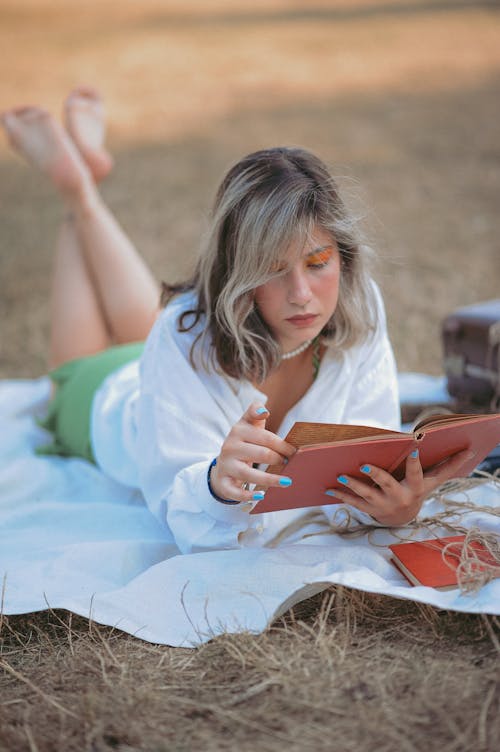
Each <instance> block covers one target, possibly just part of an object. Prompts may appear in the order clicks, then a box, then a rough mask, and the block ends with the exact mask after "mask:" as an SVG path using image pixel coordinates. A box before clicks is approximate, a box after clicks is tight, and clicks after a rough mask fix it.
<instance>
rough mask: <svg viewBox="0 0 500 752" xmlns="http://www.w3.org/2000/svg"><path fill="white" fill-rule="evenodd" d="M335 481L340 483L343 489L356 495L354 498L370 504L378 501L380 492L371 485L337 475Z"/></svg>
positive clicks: (346, 476)
mask: <svg viewBox="0 0 500 752" xmlns="http://www.w3.org/2000/svg"><path fill="white" fill-rule="evenodd" d="M337 481H338V482H339V483H342V485H343V487H344V488H348V489H349V490H350V491H351V492H352V493H354V494H356V496H360V497H361V498H362V499H364V500H365V501H368V502H369V503H371V504H375V503H377V502H378V501H380V497H381V494H380V491H379V490H378V488H375V486H373V485H371V484H368V483H365V482H363V481H362V480H358V479H357V478H353V477H352V476H350V475H339V476H338V477H337Z"/></svg>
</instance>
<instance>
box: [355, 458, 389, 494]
mask: <svg viewBox="0 0 500 752" xmlns="http://www.w3.org/2000/svg"><path fill="white" fill-rule="evenodd" d="M359 469H360V471H361V472H362V473H364V475H366V476H367V477H368V478H370V480H372V481H373V482H374V483H376V484H377V486H378V487H379V488H380V489H382V491H384V492H385V493H386V494H396V493H397V492H398V491H399V483H398V481H397V480H396V479H395V478H394V477H393V476H392V475H391V474H390V473H388V472H387V470H383V469H382V468H381V467H377V466H376V465H366V464H365V465H361V467H360V468H359Z"/></svg>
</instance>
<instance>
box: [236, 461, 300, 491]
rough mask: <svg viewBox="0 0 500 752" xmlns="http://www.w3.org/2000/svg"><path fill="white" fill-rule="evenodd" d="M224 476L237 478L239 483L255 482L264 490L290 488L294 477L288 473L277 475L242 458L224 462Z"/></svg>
mask: <svg viewBox="0 0 500 752" xmlns="http://www.w3.org/2000/svg"><path fill="white" fill-rule="evenodd" d="M223 472H224V477H229V478H232V479H234V480H235V482H236V483H237V484H238V485H243V484H244V483H254V484H255V485H256V486H259V488H263V489H264V490H265V489H267V488H271V487H277V488H288V487H289V486H291V485H292V479H291V478H289V477H288V476H287V475H277V474H275V473H266V472H264V470H258V469H257V468H254V467H252V466H251V465H248V464H246V463H245V462H242V461H240V460H236V459H230V460H227V462H226V463H225V464H224V468H223Z"/></svg>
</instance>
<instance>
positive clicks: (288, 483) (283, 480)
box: [279, 476, 292, 487]
mask: <svg viewBox="0 0 500 752" xmlns="http://www.w3.org/2000/svg"><path fill="white" fill-rule="evenodd" d="M279 482H280V486H285V487H286V486H291V485H292V479H291V478H287V477H286V476H284V477H283V478H280V481H279Z"/></svg>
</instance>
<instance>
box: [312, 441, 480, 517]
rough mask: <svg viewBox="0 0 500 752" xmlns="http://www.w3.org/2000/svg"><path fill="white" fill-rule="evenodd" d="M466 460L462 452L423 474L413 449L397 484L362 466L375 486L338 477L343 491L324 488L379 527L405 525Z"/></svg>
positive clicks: (383, 473)
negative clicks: (362, 513) (402, 477)
mask: <svg viewBox="0 0 500 752" xmlns="http://www.w3.org/2000/svg"><path fill="white" fill-rule="evenodd" d="M470 458H471V453H470V450H469V449H464V450H463V451H462V452H458V453H457V454H454V455H453V456H452V457H450V458H449V459H448V460H445V461H444V462H441V463H440V464H439V465H437V466H436V467H435V468H433V469H431V470H428V471H427V472H426V473H424V472H423V470H422V465H421V464H420V460H419V457H418V450H415V451H414V452H412V453H411V454H410V455H409V456H408V458H407V460H406V475H405V478H404V480H402V481H401V482H399V481H397V480H395V478H393V477H392V475H391V474H390V473H388V472H386V471H385V470H382V469H381V468H379V467H374V466H373V465H362V467H361V468H360V470H361V472H363V473H366V476H367V478H370V479H371V480H372V481H374V482H375V485H373V484H371V483H366V482H364V481H362V480H359V479H358V478H352V477H351V476H348V475H339V476H338V478H337V480H338V481H340V483H343V484H344V486H345V490H343V489H342V490H341V489H338V488H335V489H328V491H326V494H327V495H328V496H334V497H335V498H336V499H339V500H340V501H343V502H345V503H346V504H351V506H353V507H356V509H359V510H360V511H361V512H366V513H367V514H369V515H370V516H371V517H373V518H374V519H376V520H377V521H378V522H380V523H381V524H382V525H388V526H399V525H406V523H407V522H410V520H413V519H414V518H415V517H416V516H417V514H418V513H419V511H420V508H421V506H422V504H423V502H424V499H426V498H427V496H428V495H429V494H430V493H431V491H433V490H434V489H435V488H437V487H438V486H440V485H441V484H442V483H444V482H445V481H446V480H449V479H450V478H453V477H456V476H457V475H458V472H459V470H460V467H461V466H462V465H463V463H464V462H465V461H466V460H469V459H470Z"/></svg>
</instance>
